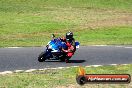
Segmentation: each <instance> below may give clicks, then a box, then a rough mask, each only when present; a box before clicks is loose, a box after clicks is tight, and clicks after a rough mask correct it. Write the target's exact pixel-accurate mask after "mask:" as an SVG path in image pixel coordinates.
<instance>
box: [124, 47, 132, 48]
mask: <svg viewBox="0 0 132 88" xmlns="http://www.w3.org/2000/svg"><path fill="white" fill-rule="evenodd" d="M124 48H132V47H124Z"/></svg>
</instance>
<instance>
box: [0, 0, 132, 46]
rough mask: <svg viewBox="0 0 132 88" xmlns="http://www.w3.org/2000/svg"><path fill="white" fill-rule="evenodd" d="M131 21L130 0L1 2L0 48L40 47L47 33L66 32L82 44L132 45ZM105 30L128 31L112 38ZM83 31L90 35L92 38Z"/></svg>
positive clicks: (11, 0) (45, 40)
mask: <svg viewBox="0 0 132 88" xmlns="http://www.w3.org/2000/svg"><path fill="white" fill-rule="evenodd" d="M131 20H132V0H109V1H108V0H1V1H0V47H8V46H42V45H43V44H44V45H45V44H46V43H47V42H48V41H49V40H50V36H51V35H50V34H52V33H56V34H58V35H57V36H62V35H64V34H65V32H67V31H69V30H71V31H73V32H75V35H76V38H79V41H80V42H81V44H82V45H90V44H96V43H97V44H132V42H131V41H132V40H131V39H130V38H131V35H130V34H129V33H131V30H130V29H131V27H132V21H131ZM91 29H94V30H95V31H98V32H99V34H100V37H99V38H98V37H96V35H97V34H96V32H94V31H93V32H92V31H91ZM98 29H99V30H98ZM100 29H101V30H100ZM105 29H109V30H110V31H113V32H115V30H114V29H118V30H119V33H120V32H121V31H122V33H121V34H123V33H125V32H127V31H129V33H128V35H130V36H126V37H125V36H123V37H124V38H120V37H121V36H120V35H119V36H118V35H116V38H118V40H116V39H111V38H112V37H113V34H111V33H112V32H110V34H109V36H108V35H107V36H104V35H105V34H103V32H105V33H106V32H107V31H105ZM124 29H125V30H124ZM84 30H85V32H87V33H89V32H92V35H91V34H90V35H91V37H90V36H89V35H87V34H85V33H84V32H83V31H84ZM109 30H108V31H109ZM120 30H121V31H120ZM123 30H124V31H123ZM101 32H102V34H101ZM116 32H117V31H116ZM119 33H117V34H119ZM80 34H81V35H80ZM84 36H85V37H84ZM92 36H95V37H94V39H93V37H92ZM98 36H99V35H98ZM110 36H111V37H110ZM80 37H81V38H80ZM102 38H103V39H106V40H107V39H108V40H109V41H106V40H103V39H102ZM109 38H110V39H109ZM127 38H128V39H127ZM87 39H89V40H87ZM126 39H127V40H130V41H129V42H128V41H127V40H126ZM84 40H86V41H84ZM95 40H98V42H97V41H95ZM87 41H88V42H87Z"/></svg>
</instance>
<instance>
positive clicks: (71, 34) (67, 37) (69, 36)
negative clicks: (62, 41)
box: [66, 31, 73, 41]
mask: <svg viewBox="0 0 132 88" xmlns="http://www.w3.org/2000/svg"><path fill="white" fill-rule="evenodd" d="M72 39H73V33H72V32H71V31H69V32H67V33H66V40H68V41H69V40H72Z"/></svg>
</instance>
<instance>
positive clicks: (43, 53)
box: [38, 52, 46, 62]
mask: <svg viewBox="0 0 132 88" xmlns="http://www.w3.org/2000/svg"><path fill="white" fill-rule="evenodd" d="M45 53H46V52H42V53H41V54H39V57H38V61H39V62H43V61H45V60H46V58H45Z"/></svg>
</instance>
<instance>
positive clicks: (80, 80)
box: [76, 76, 86, 85]
mask: <svg viewBox="0 0 132 88" xmlns="http://www.w3.org/2000/svg"><path fill="white" fill-rule="evenodd" d="M76 81H77V83H78V84H79V85H84V84H85V83H86V78H85V77H84V76H77V78H76Z"/></svg>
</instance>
